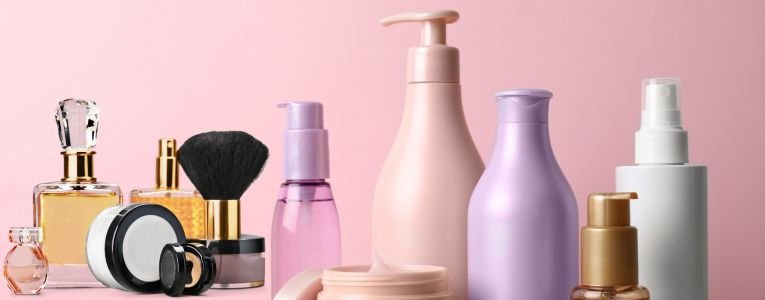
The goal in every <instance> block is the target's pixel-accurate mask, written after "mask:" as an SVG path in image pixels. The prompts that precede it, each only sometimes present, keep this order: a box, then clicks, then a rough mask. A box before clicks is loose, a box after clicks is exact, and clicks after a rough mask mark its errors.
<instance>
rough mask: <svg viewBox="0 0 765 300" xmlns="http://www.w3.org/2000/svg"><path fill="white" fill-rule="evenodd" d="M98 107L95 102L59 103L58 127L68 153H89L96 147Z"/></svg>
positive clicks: (72, 101) (62, 143)
mask: <svg viewBox="0 0 765 300" xmlns="http://www.w3.org/2000/svg"><path fill="white" fill-rule="evenodd" d="M98 117H99V113H98V107H97V106H96V102H95V101H90V100H78V99H66V100H64V101H61V102H59V103H58V109H57V110H56V125H58V137H59V139H60V140H61V147H62V148H64V149H65V150H67V151H88V150H91V149H93V147H95V146H96V135H97V133H98Z"/></svg>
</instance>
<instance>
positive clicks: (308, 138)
mask: <svg viewBox="0 0 765 300" xmlns="http://www.w3.org/2000/svg"><path fill="white" fill-rule="evenodd" d="M278 107H281V108H287V130H286V131H285V132H284V179H287V180H302V179H324V178H329V146H328V144H329V143H328V132H327V130H326V129H324V109H323V107H322V105H321V103H319V102H302V101H299V102H288V103H282V104H279V105H278Z"/></svg>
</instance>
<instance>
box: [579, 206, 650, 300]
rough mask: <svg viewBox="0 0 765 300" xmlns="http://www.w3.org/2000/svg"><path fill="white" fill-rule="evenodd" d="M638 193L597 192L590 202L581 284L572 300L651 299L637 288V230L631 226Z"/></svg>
mask: <svg viewBox="0 0 765 300" xmlns="http://www.w3.org/2000/svg"><path fill="white" fill-rule="evenodd" d="M631 199H637V194H636V193H596V194H590V197H589V199H587V226H584V227H582V234H581V238H582V243H581V244H582V257H581V259H582V264H581V265H582V269H581V272H582V274H581V280H582V284H581V285H580V286H578V287H576V288H574V291H573V292H572V293H571V300H649V299H650V295H649V293H648V289H646V288H644V287H642V286H639V285H638V256H637V255H638V250H637V242H638V241H637V229H636V228H635V227H632V226H630V200H631Z"/></svg>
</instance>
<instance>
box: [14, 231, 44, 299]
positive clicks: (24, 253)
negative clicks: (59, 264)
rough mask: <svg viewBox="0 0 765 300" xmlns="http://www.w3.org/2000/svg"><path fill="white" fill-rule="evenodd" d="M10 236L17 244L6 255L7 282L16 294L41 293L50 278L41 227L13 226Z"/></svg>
mask: <svg viewBox="0 0 765 300" xmlns="http://www.w3.org/2000/svg"><path fill="white" fill-rule="evenodd" d="M8 238H9V240H10V241H11V243H14V244H15V245H14V246H13V248H11V251H9V252H8V255H6V256H5V263H4V265H3V274H4V275H5V283H6V284H8V288H9V289H11V291H12V292H13V293H14V294H16V295H36V294H39V293H40V291H42V289H43V288H44V287H45V280H46V279H47V278H48V260H47V259H46V258H45V255H44V254H43V252H42V249H41V248H40V240H41V239H42V236H41V231H40V227H11V229H10V230H9V232H8Z"/></svg>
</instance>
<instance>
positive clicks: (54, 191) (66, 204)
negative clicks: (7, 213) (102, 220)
mask: <svg viewBox="0 0 765 300" xmlns="http://www.w3.org/2000/svg"><path fill="white" fill-rule="evenodd" d="M98 122H99V110H98V107H97V106H96V103H95V102H94V101H88V100H77V99H67V100H64V101H61V102H59V105H58V109H57V111H56V123H57V125H58V132H59V138H60V139H61V147H62V148H64V151H62V152H61V154H62V155H63V156H64V178H63V179H61V181H56V182H49V183H41V184H38V185H37V186H36V187H35V189H34V226H36V227H40V229H41V231H42V232H41V233H42V236H43V242H42V250H43V251H44V252H45V255H46V256H47V258H48V263H49V264H50V265H49V272H48V283H47V286H48V287H50V288H56V287H100V286H102V285H101V283H99V282H98V281H97V280H96V279H95V278H94V277H93V275H92V274H91V273H90V270H89V269H88V262H87V260H86V258H85V238H86V236H87V233H88V229H89V227H90V223H91V222H92V221H93V219H94V218H95V217H96V215H98V213H100V212H101V211H102V210H103V209H105V208H108V207H112V206H115V205H119V204H120V203H121V202H122V193H121V191H120V188H119V186H117V185H116V184H111V183H103V182H99V181H97V180H96V178H95V177H94V173H93V156H94V155H95V154H96V152H95V151H93V147H95V145H96V136H97V133H98Z"/></svg>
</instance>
